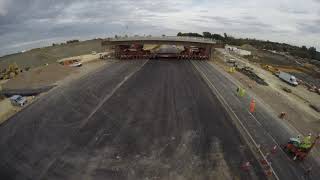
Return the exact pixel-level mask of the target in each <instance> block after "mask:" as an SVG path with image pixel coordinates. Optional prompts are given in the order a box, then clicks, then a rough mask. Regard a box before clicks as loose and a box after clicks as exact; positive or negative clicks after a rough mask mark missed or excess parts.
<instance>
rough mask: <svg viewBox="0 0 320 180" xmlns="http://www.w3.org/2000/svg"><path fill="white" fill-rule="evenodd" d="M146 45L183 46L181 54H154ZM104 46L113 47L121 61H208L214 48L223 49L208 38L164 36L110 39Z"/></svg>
mask: <svg viewBox="0 0 320 180" xmlns="http://www.w3.org/2000/svg"><path fill="white" fill-rule="evenodd" d="M146 44H153V45H176V46H183V47H184V50H183V51H181V52H180V53H169V54H168V53H166V54H165V55H164V54H161V53H154V52H151V51H148V50H144V49H143V46H144V45H146ZM102 45H103V46H113V47H114V48H115V56H116V57H117V58H119V59H148V58H161V57H165V58H176V59H199V60H208V59H210V58H211V54H212V52H213V50H214V48H217V47H223V46H224V45H223V43H221V42H219V41H215V40H212V39H207V38H199V37H183V36H162V37H150V36H147V37H145V36H144V37H127V38H109V39H106V40H104V41H103V42H102Z"/></svg>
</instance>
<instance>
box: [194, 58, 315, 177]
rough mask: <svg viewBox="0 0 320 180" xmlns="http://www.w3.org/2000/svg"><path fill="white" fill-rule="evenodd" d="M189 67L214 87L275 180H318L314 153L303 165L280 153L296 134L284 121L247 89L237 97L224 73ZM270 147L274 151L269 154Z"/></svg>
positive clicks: (206, 65)
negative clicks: (247, 133) (257, 146)
mask: <svg viewBox="0 0 320 180" xmlns="http://www.w3.org/2000/svg"><path fill="white" fill-rule="evenodd" d="M192 63H193V64H194V65H195V67H196V68H197V69H198V70H199V72H201V75H202V76H204V77H206V79H207V80H208V81H209V84H210V83H211V84H212V86H214V89H215V91H217V92H218V93H219V95H220V96H221V97H222V98H223V99H224V100H225V102H226V103H227V104H228V106H229V108H230V109H232V112H233V113H234V114H235V115H236V116H237V118H238V119H239V121H241V122H242V124H243V125H244V127H245V128H246V129H247V131H248V132H249V133H250V135H251V136H252V137H253V139H254V141H255V143H256V144H258V145H260V149H261V151H262V153H263V154H264V155H265V156H267V159H268V161H270V162H271V165H272V167H273V169H274V171H275V174H276V175H277V177H278V178H279V179H300V180H305V179H315V180H317V179H319V177H320V172H319V171H318V169H319V168H320V164H319V159H318V158H319V157H318V156H317V155H316V153H315V152H314V151H311V153H310V154H309V155H308V156H307V158H306V159H305V160H304V161H294V160H293V159H292V158H293V157H290V156H288V154H286V153H285V152H284V151H282V149H281V148H282V145H283V144H285V143H287V142H288V139H289V138H290V137H295V136H297V134H299V133H298V132H296V131H295V129H294V128H292V126H288V125H287V124H286V122H285V121H283V120H281V119H279V117H278V116H277V115H278V114H277V113H275V112H273V111H272V109H271V108H269V107H268V105H267V104H266V103H264V102H263V100H262V99H260V98H259V97H258V96H256V95H254V93H253V92H251V91H250V89H247V95H246V96H244V97H239V96H237V95H236V88H237V87H239V86H241V85H240V84H239V83H237V82H235V81H234V80H232V76H230V75H229V74H228V73H227V72H225V71H224V70H222V69H219V68H217V67H216V66H212V65H210V63H208V62H207V61H193V62H192ZM252 98H253V99H255V101H256V106H255V107H256V108H255V111H254V112H253V113H250V112H249V104H250V101H251V100H252ZM251 144H254V143H251ZM274 147H275V148H276V149H275V151H273V150H272V149H273V148H274ZM309 168H312V171H311V173H310V174H308V175H306V170H307V169H309Z"/></svg>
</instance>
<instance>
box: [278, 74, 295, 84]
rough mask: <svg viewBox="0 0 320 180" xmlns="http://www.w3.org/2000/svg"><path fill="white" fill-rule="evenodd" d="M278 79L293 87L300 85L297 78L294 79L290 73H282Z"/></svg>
mask: <svg viewBox="0 0 320 180" xmlns="http://www.w3.org/2000/svg"><path fill="white" fill-rule="evenodd" d="M278 77H279V78H280V79H282V80H283V81H285V82H287V83H289V84H290V85H293V86H297V85H298V82H297V79H296V77H294V76H293V75H291V74H288V73H285V72H282V71H280V73H279V75H278Z"/></svg>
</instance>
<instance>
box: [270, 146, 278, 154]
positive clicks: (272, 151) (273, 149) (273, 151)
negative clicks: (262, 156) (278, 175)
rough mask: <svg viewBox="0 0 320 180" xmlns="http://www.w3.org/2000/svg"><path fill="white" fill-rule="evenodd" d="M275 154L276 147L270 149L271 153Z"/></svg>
mask: <svg viewBox="0 0 320 180" xmlns="http://www.w3.org/2000/svg"><path fill="white" fill-rule="evenodd" d="M276 152H277V145H275V146H273V148H272V149H271V153H272V154H274V153H276Z"/></svg>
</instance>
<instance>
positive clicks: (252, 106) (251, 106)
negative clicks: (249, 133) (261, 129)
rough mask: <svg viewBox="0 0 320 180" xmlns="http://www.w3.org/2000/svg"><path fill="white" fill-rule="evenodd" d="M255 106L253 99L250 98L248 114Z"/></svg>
mask: <svg viewBox="0 0 320 180" xmlns="http://www.w3.org/2000/svg"><path fill="white" fill-rule="evenodd" d="M255 106H256V102H255V101H254V99H253V98H252V99H251V101H250V112H251V113H253V112H254V109H255Z"/></svg>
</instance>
